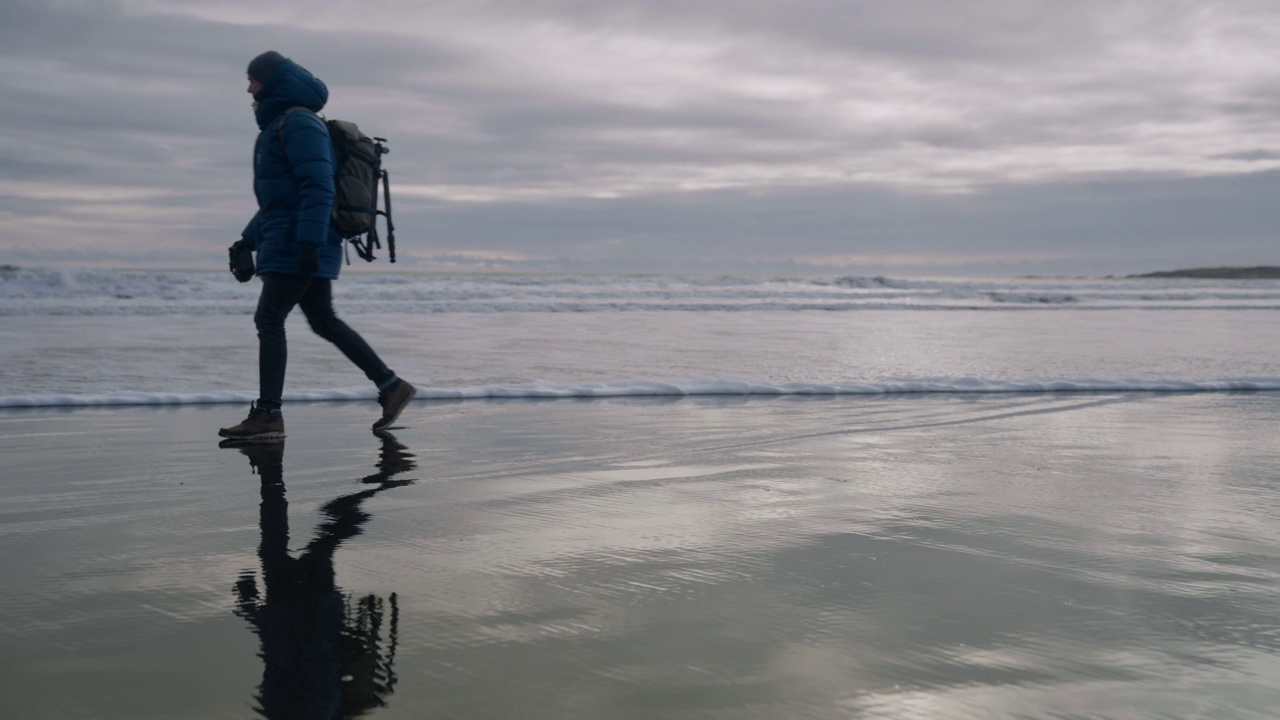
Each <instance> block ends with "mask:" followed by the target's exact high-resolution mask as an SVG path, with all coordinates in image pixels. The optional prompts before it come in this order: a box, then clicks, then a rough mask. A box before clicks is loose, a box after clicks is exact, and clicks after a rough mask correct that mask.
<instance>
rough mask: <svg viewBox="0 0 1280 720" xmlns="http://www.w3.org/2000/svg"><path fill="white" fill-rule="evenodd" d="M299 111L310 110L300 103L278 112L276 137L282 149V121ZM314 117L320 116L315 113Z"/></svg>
mask: <svg viewBox="0 0 1280 720" xmlns="http://www.w3.org/2000/svg"><path fill="white" fill-rule="evenodd" d="M299 111H301V112H311V111H310V110H308V109H306V108H304V107H302V106H301V105H294V106H293V107H291V108H285V111H284V112H282V113H280V117H279V118H277V119H276V137H278V138H280V148H281V149H284V121H285V120H288V119H289V116H290V115H292V114H293V113H296V112H299ZM312 114H315V113H312ZM316 117H320V116H319V115H316ZM321 121H322V122H323V118H321ZM326 129H327V128H326Z"/></svg>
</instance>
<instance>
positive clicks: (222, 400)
mask: <svg viewBox="0 0 1280 720" xmlns="http://www.w3.org/2000/svg"><path fill="white" fill-rule="evenodd" d="M1249 391H1253V392H1259V391H1262V392H1277V391H1280V377H1255V378H1220V379H1211V380H1179V379H1121V380H1104V379H1050V380H986V379H982V378H920V379H902V380H881V381H874V382H850V383H804V382H790V383H771V382H758V381H749V380H732V379H725V380H691V381H680V382H658V381H646V380H637V381H618V382H607V383H584V384H573V385H559V384H541V383H533V384H523V385H480V386H471V387H423V388H419V390H418V399H419V400H482V399H545V398H625V397H699V396H703V397H712V396H788V395H789V396H836V395H899V394H1001V393H1005V394H1007V393H1077V392H1089V393H1115V392H1147V393H1222V392H1249ZM376 397H377V393H376V392H375V391H374V390H372V389H365V388H354V389H340V390H294V391H290V392H287V393H285V400H286V401H289V402H345V401H353V400H373V399H375V398H376ZM255 398H256V393H250V392H206V393H147V392H126V391H122V392H114V393H101V394H92V395H64V394H40V395H10V396H0V408H7V409H13V408H75V407H116V406H119V407H123V406H149V405H154V406H164V405H209V404H246V403H249V402H250V401H252V400H254V399H255Z"/></svg>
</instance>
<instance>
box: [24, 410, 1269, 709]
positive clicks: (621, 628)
mask: <svg viewBox="0 0 1280 720" xmlns="http://www.w3.org/2000/svg"><path fill="white" fill-rule="evenodd" d="M240 412H241V411H240V409H238V408H237V409H232V408H225V407H221V408H220V407H213V408H202V407H181V408H170V409H154V408H135V409H110V410H93V409H88V410H76V411H57V410H24V411H18V410H11V411H3V412H0V455H2V456H3V458H4V472H3V476H4V479H3V482H2V483H0V493H3V497H4V502H3V503H2V504H0V541H2V542H3V547H4V552H3V554H2V555H0V717H5V718H8V717H13V718H24V719H27V718H31V719H40V718H84V717H103V718H221V717H249V716H253V715H254V714H255V712H256V713H257V714H259V715H266V716H268V717H292V715H288V714H287V713H286V710H285V709H286V708H291V709H292V710H291V711H292V712H296V711H297V709H298V708H306V709H307V710H308V712H310V713H312V714H313V715H314V716H321V717H323V716H328V715H323V714H322V713H330V714H332V713H334V712H337V713H339V716H347V717H354V716H358V715H365V716H368V717H384V718H396V717H404V718H421V717H460V718H461V717H466V718H510V717H528V718H544V717H545V718H566V717H574V718H653V717H674V718H685V717H689V718H780V717H808V718H940V717H945V718H991V717H995V718H1001V717H1017V718H1157V717H1159V718H1164V717H1176V718H1182V717H1186V718H1192V717H1203V718H1265V717H1273V716H1274V707H1275V706H1276V705H1277V699H1278V697H1280V690H1278V689H1277V688H1280V621H1278V620H1277V618H1280V474H1277V470H1276V468H1277V467H1280V446H1278V445H1277V443H1276V442H1275V438H1276V437H1277V431H1278V430H1280V402H1278V401H1277V398H1276V396H1275V393H1257V394H1213V395H1204V394H1197V395H1178V394H1159V395H1153V394H1139V393H1111V394H1069V395H1036V394H1030V395H1006V396H1000V395H996V396H990V395H985V396H973V397H965V396H934V395H922V396H917V397H882V398H856V397H855V398H848V397H845V398H826V399H818V398H809V399H803V398H774V399H766V398H750V399H745V398H744V399H728V398H720V399H712V398H702V399H695V398H689V399H682V400H639V399H629V400H592V401H531V400H520V401H507V402H502V401H468V402H454V403H450V402H433V403H416V404H415V405H413V406H412V407H411V408H410V410H409V412H408V413H407V414H406V416H405V418H404V425H405V427H404V428H403V429H401V430H398V431H397V432H396V433H395V434H394V437H388V438H378V437H376V436H373V435H370V434H369V432H368V430H367V423H368V422H369V421H371V419H372V415H373V409H372V408H371V407H370V404H368V403H366V404H355V403H352V404H341V403H338V404H334V403H328V404H315V405H303V404H299V405H294V406H291V407H290V408H289V410H288V414H287V422H288V427H289V438H288V440H287V441H286V443H285V445H284V447H283V448H282V452H281V453H279V454H274V453H272V452H270V451H256V452H248V453H246V452H242V451H241V450H238V449H234V448H230V449H222V448H218V447H217V446H216V444H215V442H214V440H215V439H216V438H213V433H212V429H213V428H216V427H217V426H219V425H221V424H228V423H229V422H232V421H234V420H236V419H239V418H238V417H233V415H239V414H240ZM251 462H252V465H251Z"/></svg>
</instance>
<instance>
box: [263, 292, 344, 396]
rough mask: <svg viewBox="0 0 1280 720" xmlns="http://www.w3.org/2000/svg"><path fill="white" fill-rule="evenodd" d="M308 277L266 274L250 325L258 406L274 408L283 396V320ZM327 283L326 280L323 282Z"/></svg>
mask: <svg viewBox="0 0 1280 720" xmlns="http://www.w3.org/2000/svg"><path fill="white" fill-rule="evenodd" d="M311 282H312V281H311V279H310V278H305V277H301V276H298V275H281V274H279V273H267V274H265V275H263V276H262V295H261V296H260V297H259V298H258V310H257V312H255V313H254V315H253V324H254V325H255V326H257V328H258V407H260V408H265V409H268V410H272V409H277V408H279V407H280V404H281V397H282V396H283V394H284V371H285V365H286V363H287V362H288V360H289V351H288V346H287V343H286V342H285V333H284V321H285V318H287V317H288V316H289V312H290V311H291V310H293V307H294V306H295V305H297V304H298V301H299V300H300V299H301V298H303V297H304V296H305V293H306V292H307V289H308V286H309V285H310V284H311ZM325 282H326V283H327V282H328V281H327V280H326V281H325Z"/></svg>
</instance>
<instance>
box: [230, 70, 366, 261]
mask: <svg viewBox="0 0 1280 720" xmlns="http://www.w3.org/2000/svg"><path fill="white" fill-rule="evenodd" d="M253 97H254V99H255V100H257V101H258V106H257V108H256V109H255V111H254V113H255V114H256V116H257V120H258V128H259V129H260V130H261V132H260V133H258V141H257V143H256V144H255V145H254V148H253V193H254V195H256V196H257V198H258V213H257V214H256V215H254V216H253V219H252V220H250V221H249V224H248V225H247V226H246V227H245V229H244V233H243V238H244V240H245V242H247V243H248V244H249V245H250V247H252V248H254V249H255V250H257V251H258V261H257V265H258V273H259V274H261V273H286V274H289V275H300V274H301V271H300V270H299V269H298V250H299V248H300V247H301V246H302V245H311V246H314V247H315V248H316V264H317V266H318V267H319V270H318V271H317V272H315V273H312V275H311V277H318V278H331V279H332V278H336V277H338V271H339V270H341V269H342V238H341V237H339V236H338V233H337V232H336V231H334V230H333V229H332V228H330V227H329V216H330V213H331V212H332V211H333V195H334V190H333V169H334V157H333V143H332V142H331V141H330V140H329V130H328V128H326V127H325V124H324V121H323V120H321V119H320V118H319V117H318V116H317V115H316V114H315V113H317V112H320V110H321V108H323V107H324V104H325V101H326V100H328V99H329V89H328V88H327V87H325V84H324V83H323V82H321V81H320V79H319V78H317V77H316V76H314V75H312V74H311V73H309V72H307V70H306V68H304V67H302V66H301V65H298V64H297V63H295V62H293V61H292V60H286V61H284V63H283V64H281V65H280V67H278V68H276V71H275V72H273V73H272V74H271V77H270V78H269V79H268V80H267V82H266V83H265V84H263V86H262V88H261V89H260V90H258V92H256V93H254V96H253ZM293 107H304V108H306V109H307V110H310V111H311V112H305V111H295V112H291V113H289V114H288V115H286V116H285V120H284V127H283V128H282V129H280V130H277V128H278V126H279V119H280V117H281V115H282V114H283V113H284V111H285V110H288V109H289V108H293Z"/></svg>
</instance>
